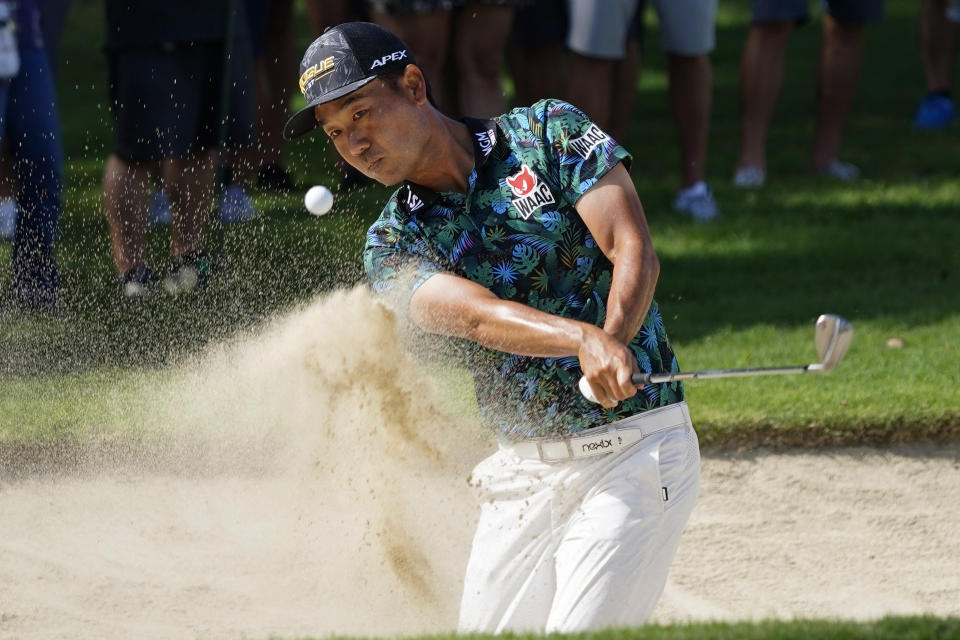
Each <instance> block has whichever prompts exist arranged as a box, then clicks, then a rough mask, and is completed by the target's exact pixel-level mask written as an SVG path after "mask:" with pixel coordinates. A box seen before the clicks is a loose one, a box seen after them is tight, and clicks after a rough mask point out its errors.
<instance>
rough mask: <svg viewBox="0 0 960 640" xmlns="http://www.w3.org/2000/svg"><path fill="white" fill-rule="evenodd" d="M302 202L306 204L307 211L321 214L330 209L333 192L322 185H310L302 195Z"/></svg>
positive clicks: (316, 214) (317, 214)
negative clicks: (305, 193)
mask: <svg viewBox="0 0 960 640" xmlns="http://www.w3.org/2000/svg"><path fill="white" fill-rule="evenodd" d="M303 204H304V205H306V207H307V211H309V212H310V213H312V214H313V215H315V216H322V215H323V214H325V213H327V212H328V211H330V208H331V207H332V206H333V193H331V192H330V189H327V188H326V187H324V186H320V185H318V186H315V187H310V189H308V190H307V195H305V196H304V197H303Z"/></svg>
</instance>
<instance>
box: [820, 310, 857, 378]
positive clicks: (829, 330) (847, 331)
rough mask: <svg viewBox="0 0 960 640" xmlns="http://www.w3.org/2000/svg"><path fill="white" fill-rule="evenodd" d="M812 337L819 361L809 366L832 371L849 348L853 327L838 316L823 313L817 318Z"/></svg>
mask: <svg viewBox="0 0 960 640" xmlns="http://www.w3.org/2000/svg"><path fill="white" fill-rule="evenodd" d="M813 339H814V342H815V343H816V345H817V354H818V355H819V356H820V362H819V363H818V364H817V365H811V366H810V368H811V369H813V370H816V371H833V370H834V369H836V368H837V366H838V365H839V364H840V361H841V360H843V356H845V355H846V354H847V349H848V348H850V341H851V340H853V327H852V326H850V323H849V322H847V321H846V320H844V319H843V318H841V317H840V316H835V315H833V314H830V313H825V314H823V315H822V316H820V317H819V318H817V325H816V327H815V328H814V333H813Z"/></svg>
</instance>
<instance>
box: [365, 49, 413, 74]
mask: <svg viewBox="0 0 960 640" xmlns="http://www.w3.org/2000/svg"><path fill="white" fill-rule="evenodd" d="M406 57H407V50H406V49H401V50H400V51H394V52H393V53H388V54H387V55H385V56H383V57H381V58H379V59H378V60H374V61H373V64H372V65H370V70H371V71H372V70H374V69H376V68H377V67H382V66H383V65H385V64H387V63H388V62H396V61H397V60H403V59H404V58H406Z"/></svg>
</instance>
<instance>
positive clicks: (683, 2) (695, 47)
mask: <svg viewBox="0 0 960 640" xmlns="http://www.w3.org/2000/svg"><path fill="white" fill-rule="evenodd" d="M653 4H654V8H655V9H656V11H657V16H658V18H659V22H660V42H661V47H662V48H663V50H664V52H666V56H667V74H668V78H669V89H668V92H669V100H670V110H671V111H672V112H673V118H674V121H675V123H676V128H677V138H678V142H679V146H680V180H681V184H680V189H679V191H678V192H677V195H676V198H675V199H674V201H673V208H674V210H676V211H678V212H680V213H683V214H686V215H689V216H691V217H692V218H693V219H694V220H697V221H699V222H709V221H710V220H713V219H714V218H716V217H717V216H718V215H719V214H720V210H719V207H718V206H717V204H716V201H715V200H714V197H713V193H712V191H711V190H710V188H709V186H708V185H707V183H706V157H707V143H708V136H709V130H710V110H711V103H712V93H713V71H712V65H711V62H710V53H711V52H712V51H713V49H714V46H715V35H714V22H715V17H716V12H717V3H716V0H654V3H653ZM567 6H568V8H569V12H570V31H569V33H568V34H567V46H568V47H569V48H570V51H572V52H573V57H572V59H571V62H570V77H569V82H570V93H569V95H570V99H571V101H572V102H574V103H575V104H577V105H578V106H580V107H582V108H583V109H584V110H585V111H586V112H587V113H588V114H589V115H590V116H591V117H593V118H596V119H597V121H598V122H599V123H600V124H601V126H605V127H608V126H609V123H610V121H611V120H612V116H611V114H612V113H613V111H614V110H615V109H617V108H618V106H619V105H620V104H622V103H623V102H624V100H625V98H624V97H622V95H619V94H622V93H623V92H624V91H628V92H630V93H631V94H632V92H633V90H634V85H635V84H636V81H635V77H633V76H630V77H628V78H622V77H618V76H617V75H616V63H617V62H618V61H622V60H624V59H625V58H626V57H627V53H628V49H627V47H628V44H629V43H630V39H629V38H628V34H629V28H630V25H631V23H632V22H633V21H634V18H635V16H637V15H638V14H641V15H642V13H643V10H644V7H645V2H642V1H638V0H568V2H567ZM623 84H626V85H627V87H626V88H624V87H622V86H621V85H623Z"/></svg>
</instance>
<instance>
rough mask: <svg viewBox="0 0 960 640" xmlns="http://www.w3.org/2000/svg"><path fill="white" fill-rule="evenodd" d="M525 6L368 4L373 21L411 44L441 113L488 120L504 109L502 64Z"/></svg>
mask: <svg viewBox="0 0 960 640" xmlns="http://www.w3.org/2000/svg"><path fill="white" fill-rule="evenodd" d="M527 1H528V0H367V5H368V9H369V12H370V17H371V19H372V20H373V22H376V23H378V24H380V25H383V26H384V27H386V28H388V29H390V30H391V31H393V32H394V33H396V34H398V35H399V36H400V37H401V38H402V39H403V40H404V41H405V42H407V43H408V44H409V45H410V48H411V50H412V51H413V52H414V53H415V54H416V56H417V59H418V60H420V63H421V64H422V65H423V71H424V73H425V74H426V75H427V79H428V80H429V81H430V85H431V87H432V90H433V93H434V96H435V98H436V100H437V101H438V103H439V105H440V107H441V108H442V109H444V110H445V111H446V112H448V113H457V114H465V115H470V116H476V117H480V116H484V117H489V116H492V115H494V114H497V113H500V112H502V111H503V110H504V109H505V108H506V99H505V97H504V89H503V83H502V78H501V73H502V70H503V62H504V58H505V55H506V51H507V42H508V39H509V37H510V29H511V27H512V25H513V16H514V10H515V8H516V7H517V6H518V5H523V4H525V3H526V2H527ZM448 58H450V61H451V67H452V69H453V72H451V73H449V74H448V73H447V69H446V66H447V64H448Z"/></svg>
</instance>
